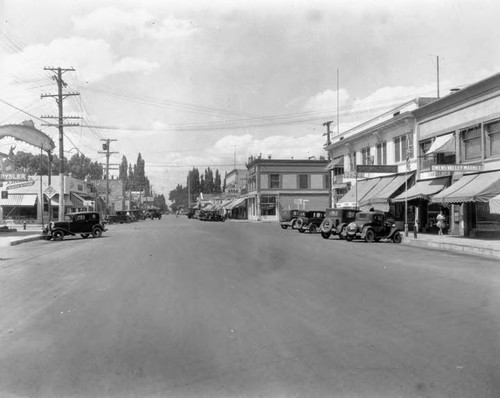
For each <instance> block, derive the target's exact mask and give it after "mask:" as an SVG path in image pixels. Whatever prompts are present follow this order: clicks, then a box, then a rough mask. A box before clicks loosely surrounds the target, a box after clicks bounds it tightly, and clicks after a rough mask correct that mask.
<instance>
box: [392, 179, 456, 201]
mask: <svg viewBox="0 0 500 398" xmlns="http://www.w3.org/2000/svg"><path fill="white" fill-rule="evenodd" d="M448 185H450V177H440V178H434V179H432V180H421V181H417V183H416V184H415V185H413V186H412V187H411V188H410V189H408V191H407V192H403V193H402V194H400V195H399V196H396V197H395V198H394V199H393V201H394V202H404V201H406V200H408V201H410V200H430V199H431V197H432V195H435V194H437V193H438V192H440V191H442V190H443V189H445V188H446V187H447V186H448Z"/></svg>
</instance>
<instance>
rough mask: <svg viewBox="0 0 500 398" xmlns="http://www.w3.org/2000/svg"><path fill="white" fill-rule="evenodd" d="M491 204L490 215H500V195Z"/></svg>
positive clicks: (491, 200)
mask: <svg viewBox="0 0 500 398" xmlns="http://www.w3.org/2000/svg"><path fill="white" fill-rule="evenodd" d="M489 202H490V213H495V214H500V195H497V196H494V197H492V198H491V199H490V200H489Z"/></svg>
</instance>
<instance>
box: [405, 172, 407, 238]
mask: <svg viewBox="0 0 500 398" xmlns="http://www.w3.org/2000/svg"><path fill="white" fill-rule="evenodd" d="M405 237H408V168H405Z"/></svg>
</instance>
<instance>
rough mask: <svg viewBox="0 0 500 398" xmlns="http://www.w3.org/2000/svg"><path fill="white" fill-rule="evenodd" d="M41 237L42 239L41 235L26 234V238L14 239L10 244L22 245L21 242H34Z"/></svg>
mask: <svg viewBox="0 0 500 398" xmlns="http://www.w3.org/2000/svg"><path fill="white" fill-rule="evenodd" d="M40 239H42V237H41V236H40V235H31V236H26V237H25V238H19V239H13V240H11V241H10V246H16V245H20V244H21V243H26V242H32V241H35V240H40Z"/></svg>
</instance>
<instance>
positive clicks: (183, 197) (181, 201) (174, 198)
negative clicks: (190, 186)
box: [168, 184, 188, 211]
mask: <svg viewBox="0 0 500 398" xmlns="http://www.w3.org/2000/svg"><path fill="white" fill-rule="evenodd" d="M168 200H170V201H171V202H172V206H171V207H172V211H177V209H179V208H181V207H187V204H188V201H187V188H186V187H183V186H182V185H180V184H178V185H177V187H176V188H175V189H174V190H172V191H170V193H169V194H168Z"/></svg>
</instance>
